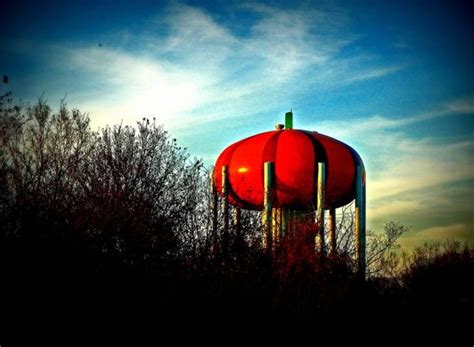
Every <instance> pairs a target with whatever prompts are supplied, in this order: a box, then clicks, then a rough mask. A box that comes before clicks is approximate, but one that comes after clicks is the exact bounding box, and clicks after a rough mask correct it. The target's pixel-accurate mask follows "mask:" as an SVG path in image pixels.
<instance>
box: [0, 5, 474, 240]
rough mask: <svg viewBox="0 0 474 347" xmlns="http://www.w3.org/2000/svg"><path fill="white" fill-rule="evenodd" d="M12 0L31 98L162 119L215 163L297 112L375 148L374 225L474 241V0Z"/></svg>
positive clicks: (9, 17) (112, 117) (12, 69)
mask: <svg viewBox="0 0 474 347" xmlns="http://www.w3.org/2000/svg"><path fill="white" fill-rule="evenodd" d="M4 3H5V5H2V6H3V8H2V11H3V12H4V14H3V16H2V34H1V37H0V69H1V71H0V73H2V74H6V75H8V76H9V78H10V83H9V84H8V89H9V90H11V91H12V92H13V94H14V95H15V96H16V97H17V98H21V99H23V100H25V101H34V100H36V99H37V98H38V97H39V96H40V95H42V94H43V95H44V97H45V98H46V99H47V100H48V101H49V102H50V103H51V104H53V105H58V104H59V100H60V99H61V98H63V97H64V96H67V97H66V101H67V103H68V104H69V105H70V106H72V107H78V108H80V109H81V110H82V111H86V112H89V113H90V116H91V118H92V121H93V126H94V127H99V126H103V125H105V124H117V123H120V122H122V121H123V122H124V123H131V124H133V123H134V122H135V121H137V120H140V119H141V118H142V117H144V116H146V117H150V118H151V117H156V119H157V121H158V122H159V123H162V124H164V126H165V127H166V128H167V130H169V131H170V132H171V133H172V134H173V136H175V137H177V139H178V141H179V142H180V143H181V144H182V145H184V146H185V147H188V148H189V151H190V153H191V154H192V155H195V156H197V157H202V158H204V160H205V162H206V163H207V164H208V165H210V164H212V162H213V161H214V159H215V158H216V156H217V155H218V154H219V153H220V151H221V150H222V149H223V148H225V147H226V146H227V145H229V144H230V143H232V142H234V141H236V140H239V139H241V138H243V137H246V136H249V135H252V134H254V133H257V132H261V131H266V130H269V129H272V128H273V125H274V124H275V123H277V122H282V120H283V115H284V112H286V111H288V110H289V109H290V108H291V109H293V111H294V114H295V127H298V128H304V129H310V130H316V131H319V132H322V133H325V134H327V135H330V136H334V137H337V138H338V139H340V140H343V141H345V142H347V143H349V144H351V145H352V146H353V147H354V148H356V149H357V150H358V151H359V153H360V154H361V156H362V158H363V159H364V162H365V163H366V167H367V170H368V204H369V205H368V226H369V228H372V229H375V230H380V229H381V227H382V226H383V224H384V223H385V222H387V221H389V220H396V221H400V222H402V223H404V224H406V225H410V226H412V231H411V232H410V233H409V234H407V235H406V236H405V237H404V240H403V242H405V244H406V245H412V244H416V243H419V242H422V241H424V240H435V239H441V238H445V237H453V238H456V239H460V240H461V239H462V240H473V239H474V217H473V215H474V207H473V206H474V198H473V196H474V160H473V159H474V141H473V134H474V118H473V114H474V73H473V67H472V65H473V51H474V45H473V43H472V41H473V34H474V24H473V23H474V20H473V19H474V18H473V13H474V10H473V2H472V1H467V2H456V1H454V2H453V1H397V2H390V1H386V2H385V1H321V2H311V1H302V2H295V1H287V2H285V1H283V2H271V3H270V2H268V3H264V2H240V1H239V2H230V1H214V2H203V1H191V2H185V1H169V2H168V1H133V2H132V1H130V2H125V1H76V2H75V3H72V2H71V3H69V2H47V1H46V2H43V3H42V4H39V3H36V2H31V3H30V2H23V1H10V0H7V1H6V2H4ZM99 44H100V46H99ZM2 88H4V89H5V88H6V87H5V86H3V87H2Z"/></svg>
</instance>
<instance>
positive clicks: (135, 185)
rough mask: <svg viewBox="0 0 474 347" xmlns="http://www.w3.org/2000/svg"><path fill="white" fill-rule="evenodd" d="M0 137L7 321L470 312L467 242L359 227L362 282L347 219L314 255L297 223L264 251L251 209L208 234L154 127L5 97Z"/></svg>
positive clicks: (199, 174)
mask: <svg viewBox="0 0 474 347" xmlns="http://www.w3.org/2000/svg"><path fill="white" fill-rule="evenodd" d="M0 139H1V143H0V157H1V167H0V186H1V189H0V225H1V235H0V257H1V264H0V266H1V268H0V271H1V273H0V276H1V282H2V286H3V289H4V290H3V291H2V297H1V302H2V306H3V307H6V308H7V311H5V312H9V314H11V315H13V316H14V315H15V314H16V313H18V312H24V310H29V309H31V310H32V311H34V312H39V311H41V310H43V311H44V310H51V309H52V308H53V307H54V308H55V309H57V310H59V312H61V314H63V315H68V314H71V312H76V311H77V310H79V311H82V312H97V311H98V310H99V308H100V311H102V310H103V311H104V312H109V313H111V314H113V313H112V312H116V313H117V314H121V313H123V312H138V310H141V311H143V312H146V313H147V314H152V315H155V316H166V315H168V314H173V315H178V316H179V315H183V316H192V317H200V316H201V315H204V314H205V315H214V316H215V317H222V316H224V317H230V316H232V317H237V316H239V315H244V316H246V317H247V318H248V319H262V318H269V317H272V318H278V319H283V318H295V319H323V320H326V319H328V317H336V318H337V317H339V318H340V317H348V316H353V315H354V312H360V313H363V315H364V316H366V317H373V318H372V319H374V318H375V319H376V320H377V319H378V318H376V317H379V318H380V319H382V320H383V319H384V317H387V316H391V315H393V314H400V315H402V316H405V317H410V316H411V315H415V316H418V315H421V314H422V313H423V315H426V316H427V317H429V316H430V315H435V316H439V315H442V316H443V317H453V319H460V318H459V317H462V316H464V315H467V316H468V315H471V314H472V293H473V292H474V287H473V284H472V278H473V275H474V252H473V250H472V249H470V248H469V247H467V246H465V247H462V246H460V245H459V244H457V243H455V242H451V243H447V244H445V245H444V246H438V247H430V246H425V247H423V248H419V249H417V250H416V251H415V253H414V254H412V255H410V256H407V257H404V258H403V257H397V256H396V255H395V253H394V250H395V249H396V248H397V239H398V237H399V236H400V235H401V234H402V233H403V232H404V231H406V230H407V228H406V227H404V226H403V225H400V224H397V223H388V224H387V226H386V228H385V231H384V232H383V233H378V234H377V233H373V234H370V238H369V245H368V246H369V247H368V260H369V265H370V267H369V277H368V279H367V280H365V281H363V280H361V279H360V278H358V276H356V274H355V272H354V264H353V261H352V253H351V252H352V248H351V242H350V239H348V240H349V241H348V240H345V243H344V242H342V241H343V240H344V235H346V236H347V235H351V234H352V233H350V232H349V233H344V232H343V229H344V227H345V228H346V229H348V230H349V231H350V229H351V226H350V225H348V226H347V225H346V226H342V225H340V231H341V232H340V235H341V236H340V237H341V242H340V244H342V245H344V246H341V247H340V249H339V254H338V255H337V256H333V257H331V258H328V259H324V260H321V259H317V258H316V257H314V254H309V253H311V252H309V253H308V252H307V249H308V248H307V247H304V245H305V243H306V242H307V241H308V240H309V239H311V238H312V235H311V234H308V232H306V231H305V230H304V227H301V233H300V234H301V239H298V240H295V241H294V242H287V243H286V244H283V245H281V247H280V248H279V249H278V250H276V255H275V256H273V257H271V256H270V255H269V254H267V253H266V252H264V251H262V249H261V247H260V242H259V240H260V228H261V226H260V218H259V215H258V213H253V212H248V211H244V212H243V215H242V220H241V227H240V230H239V231H238V232H237V230H234V229H232V230H231V233H229V234H228V235H225V234H223V233H222V230H218V232H217V234H215V235H214V234H213V233H212V228H211V226H210V211H209V208H210V190H209V174H208V172H207V171H206V168H205V167H204V166H203V164H202V163H201V161H199V160H197V159H192V158H191V157H190V156H189V154H188V151H187V150H186V149H184V148H181V147H179V146H178V144H177V141H176V140H175V139H173V138H172V137H171V136H170V135H169V134H168V133H167V132H166V131H165V130H164V129H163V127H161V126H158V125H156V124H155V121H150V120H148V119H143V121H141V122H139V123H138V124H137V125H136V126H135V127H130V126H123V125H117V126H113V127H105V128H103V129H101V130H99V131H93V130H91V127H90V121H89V117H88V116H87V115H86V114H84V113H81V112H80V111H78V110H69V109H68V108H67V107H66V105H65V104H64V103H63V104H61V106H60V108H59V110H58V111H53V110H52V109H51V108H50V107H49V106H48V105H47V104H46V103H45V102H44V101H42V100H40V101H39V102H38V103H36V104H35V105H33V106H24V105H20V106H18V105H16V104H15V102H14V101H13V100H12V97H11V95H10V94H5V95H3V96H2V97H1V99H0ZM219 218H221V216H219ZM308 235H309V236H308ZM15 312H16V313H15ZM32 317H35V316H34V314H33V316H32ZM432 318H433V317H432ZM32 319H33V318H32ZM345 320H346V321H347V318H345ZM461 333H465V332H462V331H461Z"/></svg>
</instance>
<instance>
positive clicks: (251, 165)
mask: <svg viewBox="0 0 474 347" xmlns="http://www.w3.org/2000/svg"><path fill="white" fill-rule="evenodd" d="M212 187H213V190H214V192H216V193H218V194H219V195H220V196H221V197H222V212H223V217H224V232H228V229H229V212H228V207H229V204H231V205H233V206H234V207H235V212H236V215H235V216H234V220H235V223H238V216H239V209H240V208H243V209H251V210H260V211H262V216H263V235H262V244H263V246H264V247H266V248H269V247H271V245H272V242H273V243H275V242H276V241H277V240H278V239H280V238H281V237H285V234H286V232H287V228H288V226H289V221H290V220H291V218H292V216H294V214H295V213H294V211H302V210H306V211H308V210H313V211H314V212H315V218H314V222H315V223H316V225H317V240H316V245H317V247H316V248H317V249H316V251H317V252H318V253H319V254H321V255H324V254H325V233H326V230H325V223H324V211H325V210H329V214H328V216H329V223H328V225H329V227H328V229H329V230H328V234H329V242H328V244H329V251H330V252H334V251H335V249H336V230H335V225H336V223H335V216H336V215H335V209H336V208H338V207H342V206H344V205H346V204H348V203H350V202H351V201H353V200H354V199H355V219H356V220H355V223H354V224H355V240H356V247H355V248H356V256H357V262H358V269H359V271H360V272H361V273H364V272H365V214H366V208H365V206H366V202H365V191H366V182H365V169H364V164H363V163H362V160H361V158H360V156H359V155H358V154H357V152H356V151H355V150H354V149H353V148H351V147H350V146H348V145H347V144H345V143H343V142H341V141H338V140H336V139H334V138H331V137H329V136H326V135H323V134H320V133H317V132H315V131H306V130H299V129H293V113H292V112H287V113H286V114H285V125H284V126H283V125H282V124H278V125H277V126H276V130H274V131H268V132H264V133H260V134H257V135H254V136H250V137H247V138H245V139H243V140H240V141H238V142H236V143H234V144H231V145H230V146H228V147H227V148H226V149H224V151H223V152H222V153H221V154H220V155H219V157H218V158H217V161H216V164H215V166H214V171H213V173H212ZM214 196H217V194H214ZM214 205H217V201H215V202H214ZM214 210H216V209H214ZM213 219H214V225H216V221H217V216H216V214H214V217H213Z"/></svg>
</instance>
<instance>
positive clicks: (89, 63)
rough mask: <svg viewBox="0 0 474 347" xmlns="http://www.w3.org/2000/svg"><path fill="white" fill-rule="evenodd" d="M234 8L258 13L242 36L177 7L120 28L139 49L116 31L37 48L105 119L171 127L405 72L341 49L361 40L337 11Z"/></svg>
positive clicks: (77, 97) (76, 95)
mask: <svg viewBox="0 0 474 347" xmlns="http://www.w3.org/2000/svg"><path fill="white" fill-rule="evenodd" d="M233 11H247V12H250V13H251V14H252V18H254V19H253V21H252V22H251V23H250V25H249V28H248V30H247V31H246V32H245V33H243V34H242V33H238V32H235V31H233V30H232V26H231V25H226V24H224V23H222V22H219V21H218V20H217V19H218V18H215V15H213V14H211V13H209V12H207V11H205V10H203V9H201V8H197V7H192V6H188V5H183V4H179V3H174V4H172V5H170V6H169V7H168V10H167V11H165V15H161V16H160V17H157V18H156V20H155V21H150V22H149V23H148V24H147V28H146V29H145V30H143V31H142V32H141V33H140V34H136V33H127V32H123V31H121V32H119V33H117V37H119V36H120V37H124V36H126V37H127V39H126V42H128V43H130V42H134V49H133V50H130V49H129V46H126V47H122V46H121V45H120V42H121V40H120V39H117V38H113V37H111V38H110V42H111V44H104V45H103V46H102V47H98V46H97V43H93V44H92V45H88V44H87V43H86V44H85V43H82V44H75V43H69V44H68V46H67V47H58V46H57V45H48V44H42V47H41V49H40V48H39V47H38V49H35V50H34V51H35V52H37V51H43V52H46V53H45V62H46V63H48V64H50V65H52V67H53V70H54V72H55V76H57V78H59V79H60V78H61V76H65V75H67V76H81V81H80V82H76V83H73V84H68V85H67V90H65V91H64V90H63V89H61V92H62V93H64V92H67V94H68V99H69V101H70V102H72V103H74V104H75V105H77V106H80V107H81V108H85V109H87V110H88V111H90V112H91V114H92V115H93V121H94V123H95V124H97V125H104V124H107V123H115V122H117V121H120V120H122V119H123V120H124V121H125V122H131V121H133V120H135V119H137V118H139V117H142V116H145V115H146V116H156V117H157V118H158V120H159V121H160V122H162V123H165V125H166V126H168V127H170V128H186V127H188V128H190V127H191V128H192V127H193V126H194V124H195V123H196V122H200V123H202V122H210V121H216V120H220V119H226V118H229V117H239V116H244V115H249V114H251V113H254V114H255V113H262V112H265V111H268V110H269V109H270V108H272V107H273V108H274V107H279V106H280V104H281V103H282V95H285V96H286V97H287V98H291V96H292V95H300V94H302V93H304V92H305V91H306V90H308V89H318V90H322V89H324V88H327V87H329V86H335V85H341V84H351V83H357V82H360V81H364V80H367V79H375V78H379V77H382V76H385V75H387V74H392V73H395V72H396V71H398V70H399V69H400V67H399V66H383V65H380V64H375V63H374V62H373V60H372V59H371V58H370V57H369V56H368V55H366V54H364V53H360V52H359V53H353V54H350V55H348V54H346V53H344V54H343V53H342V52H343V49H344V48H345V47H347V46H349V45H351V44H352V43H353V42H354V40H355V37H354V36H353V34H352V33H350V32H349V31H348V30H347V23H348V21H349V18H348V17H347V16H346V15H345V14H344V13H343V12H342V11H339V10H337V9H333V10H332V11H331V12H327V11H322V10H317V9H314V8H310V7H304V6H303V7H299V8H294V9H284V10H283V9H280V8H277V7H272V6H267V5H259V4H246V5H241V6H238V7H236V8H235V9H233ZM158 32H159V33H158ZM111 35H113V34H111ZM30 51H33V50H31V49H30ZM52 83H53V82H52ZM56 85H57V84H56ZM55 89H59V88H55ZM43 90H44V87H43ZM40 93H41V92H40Z"/></svg>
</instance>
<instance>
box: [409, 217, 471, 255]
mask: <svg viewBox="0 0 474 347" xmlns="http://www.w3.org/2000/svg"><path fill="white" fill-rule="evenodd" d="M473 232H474V230H473V229H472V227H470V226H468V225H466V224H462V223H456V224H449V225H442V226H436V227H431V228H427V229H423V230H420V231H419V232H415V233H407V234H405V235H403V236H402V237H401V239H400V244H401V245H402V247H404V248H405V249H410V248H414V247H417V246H422V245H423V244H424V243H436V242H441V243H442V242H444V241H446V240H458V241H462V242H471V245H472V242H473V240H474V238H473V235H472V233H473Z"/></svg>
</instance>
